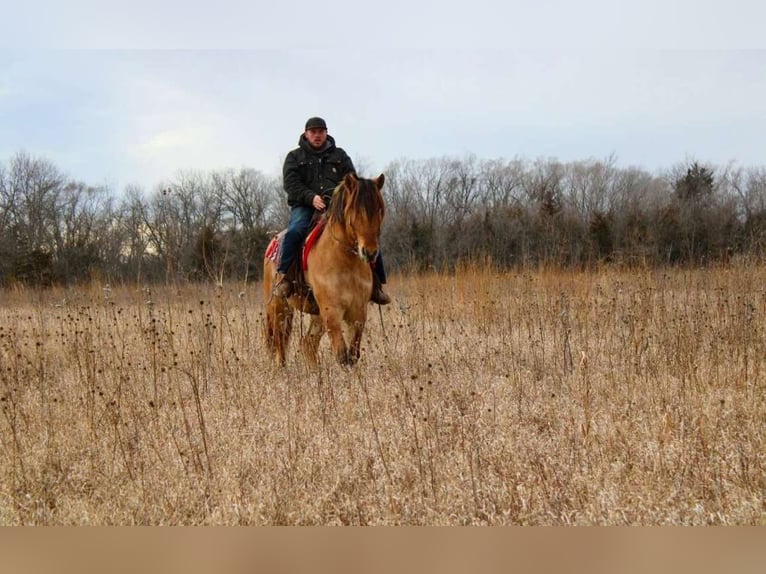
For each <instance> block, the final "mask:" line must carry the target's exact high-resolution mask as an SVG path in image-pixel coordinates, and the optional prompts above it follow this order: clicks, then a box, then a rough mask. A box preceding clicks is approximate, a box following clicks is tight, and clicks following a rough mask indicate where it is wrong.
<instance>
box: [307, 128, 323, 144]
mask: <svg viewBox="0 0 766 574" xmlns="http://www.w3.org/2000/svg"><path fill="white" fill-rule="evenodd" d="M304 135H305V136H306V139H307V140H308V142H309V143H310V144H311V147H313V148H314V149H319V148H321V147H322V146H323V145H324V143H325V142H326V141H327V130H326V129H324V128H310V129H307V130H306V132H305V134H304Z"/></svg>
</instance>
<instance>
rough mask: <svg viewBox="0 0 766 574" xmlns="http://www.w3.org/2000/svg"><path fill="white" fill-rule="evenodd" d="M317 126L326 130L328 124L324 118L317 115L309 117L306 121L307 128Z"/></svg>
mask: <svg viewBox="0 0 766 574" xmlns="http://www.w3.org/2000/svg"><path fill="white" fill-rule="evenodd" d="M316 128H322V129H323V130H326V129H327V124H326V123H325V121H324V120H323V119H322V118H317V117H314V118H309V119H308V120H307V121H306V130H310V129H316Z"/></svg>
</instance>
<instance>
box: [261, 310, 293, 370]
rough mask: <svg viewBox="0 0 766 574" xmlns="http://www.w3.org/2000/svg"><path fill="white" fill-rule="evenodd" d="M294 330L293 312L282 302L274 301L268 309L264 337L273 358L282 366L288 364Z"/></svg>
mask: <svg viewBox="0 0 766 574" xmlns="http://www.w3.org/2000/svg"><path fill="white" fill-rule="evenodd" d="M292 328H293V313H292V310H291V309H290V308H289V307H288V306H287V305H286V304H285V303H284V302H283V301H282V300H276V299H274V300H272V301H271V302H270V303H269V304H268V305H267V307H266V318H265V325H264V335H265V339H266V345H267V347H268V348H269V351H270V353H271V355H272V356H276V358H277V361H278V362H279V364H280V365H281V366H284V365H285V363H286V362H287V345H288V344H289V342H290V334H291V333H292Z"/></svg>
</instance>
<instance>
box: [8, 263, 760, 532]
mask: <svg viewBox="0 0 766 574" xmlns="http://www.w3.org/2000/svg"><path fill="white" fill-rule="evenodd" d="M764 286H766V268H763V267H747V266H738V267H735V268H726V269H715V270H697V271H680V270H679V271H658V272H650V271H642V272H639V271H632V272H618V271H615V270H602V271H599V272H591V273H574V272H561V271H547V270H543V271H539V272H526V273H510V274H498V273H495V272H493V271H492V270H489V269H476V268H472V269H461V270H459V271H458V272H457V273H455V274H454V275H449V276H448V275H440V274H432V275H425V276H418V277H404V276H398V277H395V278H393V280H392V282H391V284H390V285H389V291H390V292H391V293H392V294H393V295H394V296H395V299H396V300H395V302H394V304H392V305H391V306H389V307H386V308H384V309H383V313H382V323H381V320H380V318H379V316H378V311H377V308H372V309H371V311H372V314H371V320H370V323H369V324H368V328H367V332H366V333H365V339H364V341H363V345H364V349H363V353H362V360H361V362H360V364H359V365H358V366H357V367H355V368H354V369H352V370H350V371H346V370H344V369H342V368H341V367H339V366H337V365H336V364H335V363H334V361H333V360H332V358H331V355H330V353H329V345H328V342H327V340H326V339H325V340H323V342H322V347H321V348H322V349H324V351H325V355H324V360H323V363H322V365H321V367H320V369H319V370H318V371H317V372H311V371H309V370H308V369H307V368H306V366H305V364H304V362H303V361H302V359H301V358H300V356H296V349H297V341H296V340H293V342H292V345H291V349H290V351H291V353H290V357H289V359H288V365H287V367H286V368H285V369H280V368H278V367H276V366H275V365H273V364H272V362H271V360H270V358H269V357H268V356H267V354H266V351H265V348H264V346H263V343H262V340H261V324H260V322H261V316H262V310H263V303H262V300H261V296H260V289H259V286H258V285H250V286H248V287H247V288H246V289H245V290H244V292H240V286H235V285H228V286H225V287H224V289H222V290H220V289H219V290H216V289H215V288H214V287H209V286H200V287H184V288H182V289H170V288H167V289H154V290H153V291H152V292H148V291H147V290H138V289H136V288H127V287H125V288H119V289H117V288H115V289H113V290H112V291H108V290H104V289H102V286H101V285H93V286H91V287H90V288H88V289H81V290H51V291H45V292H33V291H15V292H3V293H2V294H1V296H2V301H0V401H1V402H0V405H1V407H2V413H1V414H0V524H4V525H14V524H99V525H109V524H120V525H132V524H183V525H191V524H269V525H278V524H321V525H330V524H411V525H412V524H428V525H463V524H492V525H499V524H536V525H540V524H555V525H562V524H761V525H763V524H766V506H765V503H764V498H765V496H764V494H765V493H766V475H765V474H764V466H765V465H764V463H765V461H766V451H765V449H764V435H765V432H764V431H765V421H766V392H765V391H766V361H765V359H766V288H765V287H764ZM149 300H151V304H150V303H149ZM299 331H300V328H299V327H296V333H299Z"/></svg>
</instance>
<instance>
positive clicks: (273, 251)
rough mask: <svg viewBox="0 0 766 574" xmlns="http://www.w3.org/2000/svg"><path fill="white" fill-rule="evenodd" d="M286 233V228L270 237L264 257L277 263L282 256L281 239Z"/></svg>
mask: <svg viewBox="0 0 766 574" xmlns="http://www.w3.org/2000/svg"><path fill="white" fill-rule="evenodd" d="M285 233H287V230H286V229H283V230H282V231H280V232H279V233H277V234H276V235H275V236H274V237H272V238H271V241H270V242H269V246H268V247H267V248H266V259H268V260H270V261H273V262H274V263H276V264H279V260H280V259H281V258H282V240H283V239H284V237H285Z"/></svg>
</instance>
